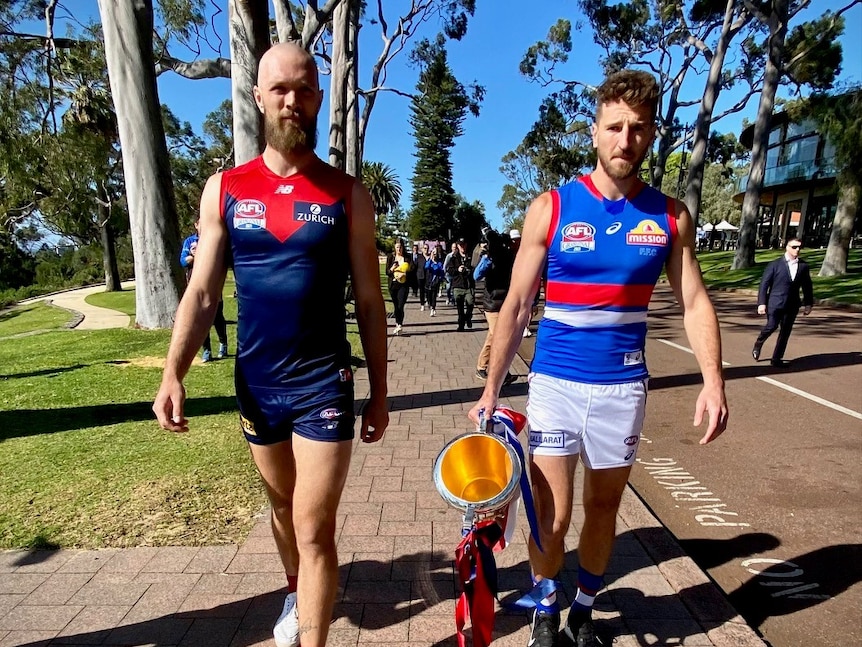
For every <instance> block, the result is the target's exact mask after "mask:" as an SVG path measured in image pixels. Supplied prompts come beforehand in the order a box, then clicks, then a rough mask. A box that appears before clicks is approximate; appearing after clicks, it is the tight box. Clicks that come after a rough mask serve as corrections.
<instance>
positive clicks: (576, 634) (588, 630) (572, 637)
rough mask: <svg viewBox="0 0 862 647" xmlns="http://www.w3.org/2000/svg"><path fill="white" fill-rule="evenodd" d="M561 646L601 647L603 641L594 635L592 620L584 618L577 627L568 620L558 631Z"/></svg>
mask: <svg viewBox="0 0 862 647" xmlns="http://www.w3.org/2000/svg"><path fill="white" fill-rule="evenodd" d="M559 644H560V646H561V647H602V645H604V643H603V642H602V641H601V640H599V638H598V636H596V630H595V627H593V621H592V620H584V621H583V622H581V623H580V624H579V625H578V626H577V627H572V626H571V625H570V624H569V623H568V622H567V623H566V626H565V628H564V629H563V630H562V631H561V632H560V642H559Z"/></svg>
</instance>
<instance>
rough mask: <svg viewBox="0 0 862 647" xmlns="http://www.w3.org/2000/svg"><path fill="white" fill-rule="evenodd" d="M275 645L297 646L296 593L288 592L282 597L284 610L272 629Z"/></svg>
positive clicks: (297, 613)
mask: <svg viewBox="0 0 862 647" xmlns="http://www.w3.org/2000/svg"><path fill="white" fill-rule="evenodd" d="M272 636H273V638H275V644H276V646H277V647H299V612H298V611H297V609H296V593H288V594H287V597H286V598H285V599H284V610H283V611H282V612H281V615H280V616H279V617H278V621H277V622H276V623H275V629H273V630H272Z"/></svg>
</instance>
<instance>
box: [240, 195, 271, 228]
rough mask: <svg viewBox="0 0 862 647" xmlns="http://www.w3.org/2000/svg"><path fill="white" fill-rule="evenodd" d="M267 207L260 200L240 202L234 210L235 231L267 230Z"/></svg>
mask: <svg viewBox="0 0 862 647" xmlns="http://www.w3.org/2000/svg"><path fill="white" fill-rule="evenodd" d="M265 214H266V205H265V204H264V203H263V202H261V201H260V200H240V201H239V202H237V203H236V206H235V207H234V208H233V228H234V229H266V217H265Z"/></svg>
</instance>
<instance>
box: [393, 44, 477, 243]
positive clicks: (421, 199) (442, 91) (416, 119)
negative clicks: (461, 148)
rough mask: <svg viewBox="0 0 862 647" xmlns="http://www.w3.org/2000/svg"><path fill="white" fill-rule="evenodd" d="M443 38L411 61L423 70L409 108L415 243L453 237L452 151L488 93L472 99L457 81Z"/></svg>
mask: <svg viewBox="0 0 862 647" xmlns="http://www.w3.org/2000/svg"><path fill="white" fill-rule="evenodd" d="M443 44H444V39H443V37H442V36H438V37H437V40H436V41H435V42H434V43H432V42H430V41H427V40H423V41H422V42H420V43H419V44H418V45H417V46H416V49H415V50H414V51H413V53H412V55H411V60H413V62H414V63H416V64H418V65H419V67H420V74H419V82H418V83H417V85H416V89H417V91H418V92H417V94H416V96H414V97H413V99H412V101H411V105H410V111H411V113H412V115H411V117H410V125H411V126H412V128H413V136H414V138H415V140H416V152H415V153H414V157H415V158H416V164H415V166H414V172H413V193H412V202H413V208H412V210H411V213H410V218H409V222H408V228H409V231H410V235H411V237H412V238H413V239H433V238H444V239H447V240H448V239H449V238H451V236H452V233H453V225H454V211H455V206H456V198H455V190H454V189H453V188H452V161H451V150H452V147H453V146H454V145H455V138H456V137H459V136H460V135H461V134H462V133H463V128H462V124H463V122H464V118H465V117H466V116H467V111H468V110H470V112H471V113H473V114H474V115H478V113H479V102H480V101H481V99H482V96H483V94H484V89H483V88H481V87H479V86H475V85H474V86H471V89H472V92H471V93H470V94H468V89H467V88H465V87H464V86H463V85H462V84H461V83H460V82H459V81H458V79H456V78H455V76H454V74H453V73H452V70H451V69H450V67H449V63H448V60H447V56H446V49H445V48H444V46H443Z"/></svg>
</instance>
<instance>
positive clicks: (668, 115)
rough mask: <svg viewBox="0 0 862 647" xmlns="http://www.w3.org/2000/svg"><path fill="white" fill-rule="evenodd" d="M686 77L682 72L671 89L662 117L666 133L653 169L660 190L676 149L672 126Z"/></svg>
mask: <svg viewBox="0 0 862 647" xmlns="http://www.w3.org/2000/svg"><path fill="white" fill-rule="evenodd" d="M686 51H687V50H686ZM684 77H685V74H684V73H680V74H679V75H678V77H677V79H676V81H675V82H674V84H673V89H672V90H671V91H670V93H669V95H668V98H667V111H666V112H665V115H664V118H663V119H662V121H663V123H664V129H665V131H664V135H663V136H662V137H661V139H659V142H658V152H657V153H656V160H655V166H654V167H653V169H652V186H653V187H654V188H656V189H658V190H659V191H661V182H662V179H663V178H664V168H665V166H667V158H668V157H669V156H670V154H671V152H672V151H673V149H674V146H673V133H672V130H671V128H672V126H673V120H674V117H676V111H677V109H678V108H679V88H680V85H681V84H682V79H683V78H684ZM685 135H686V133H685V132H683V137H685ZM684 145H685V143H684V142H683V146H684ZM674 197H676V196H674Z"/></svg>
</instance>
